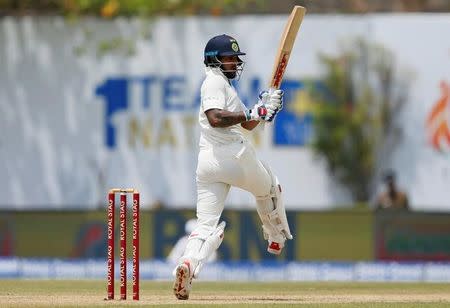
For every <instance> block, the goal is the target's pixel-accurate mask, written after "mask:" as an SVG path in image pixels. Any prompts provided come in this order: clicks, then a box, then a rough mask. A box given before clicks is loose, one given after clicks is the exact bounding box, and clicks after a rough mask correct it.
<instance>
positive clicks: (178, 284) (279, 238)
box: [173, 34, 292, 300]
mask: <svg viewBox="0 0 450 308" xmlns="http://www.w3.org/2000/svg"><path fill="white" fill-rule="evenodd" d="M244 55H245V53H244V52H241V50H240V48H239V45H238V42H237V41H236V40H235V39H234V38H232V37H231V36H228V35H225V34H223V35H218V36H215V37H213V38H212V39H210V40H209V41H208V43H207V44H206V47H205V51H204V63H205V66H206V68H205V73H206V77H205V80H204V81H203V84H202V87H201V104H200V110H199V116H198V119H199V124H200V132H201V133H200V143H199V146H200V151H199V155H198V165H197V172H196V173H197V177H196V182H197V226H196V228H195V229H194V230H193V231H192V233H191V234H190V236H189V239H188V243H187V246H186V249H185V252H184V255H183V256H182V257H181V258H180V260H179V263H178V265H177V267H176V268H175V270H174V275H175V282H174V285H173V291H174V294H175V296H176V297H177V298H178V299H181V300H186V299H188V298H189V292H190V290H191V285H192V279H193V278H196V277H198V275H199V272H200V270H201V268H202V265H203V264H204V262H205V261H206V260H207V259H208V257H209V256H210V255H211V254H212V253H213V252H214V251H215V250H217V248H219V246H220V244H221V243H222V240H223V236H224V229H225V222H224V221H222V222H220V223H219V220H220V216H221V214H222V211H223V208H224V203H225V199H226V197H227V195H228V192H229V190H230V187H231V186H235V187H239V188H241V189H244V190H246V191H248V192H250V193H251V194H253V195H254V196H255V199H256V208H257V211H258V215H259V217H260V219H261V222H262V230H263V234H264V238H265V239H266V240H268V248H267V251H268V252H269V253H272V254H276V255H278V254H280V253H281V251H282V249H283V247H284V243H285V241H286V239H292V235H291V232H290V230H289V225H288V221H287V219H286V212H285V209H284V205H283V201H282V193H281V186H280V184H279V182H278V179H277V177H276V176H275V175H274V173H273V172H272V170H271V169H270V167H269V165H268V164H266V163H264V162H262V161H260V160H259V159H258V158H257V157H256V153H255V149H254V148H253V146H252V145H251V143H250V142H249V141H248V140H247V139H246V138H245V136H244V134H243V129H246V130H253V129H254V128H255V127H256V126H257V125H258V124H259V123H260V122H271V121H273V119H274V118H275V116H276V115H277V113H278V112H279V111H280V110H281V109H282V107H283V91H282V90H270V91H263V92H261V93H260V95H259V100H258V101H257V103H256V104H255V105H254V106H253V107H252V108H251V109H247V108H246V107H245V105H244V104H243V103H242V101H241V100H240V99H239V97H238V95H237V93H236V90H235V88H234V87H233V85H232V84H231V80H232V79H235V78H239V77H240V74H241V73H242V68H243V65H244V62H243V61H242V59H241V57H242V56H244Z"/></svg>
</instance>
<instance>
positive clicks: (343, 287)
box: [0, 280, 450, 308]
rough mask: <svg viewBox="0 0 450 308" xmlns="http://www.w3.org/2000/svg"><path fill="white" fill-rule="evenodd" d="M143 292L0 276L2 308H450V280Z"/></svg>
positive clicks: (154, 287)
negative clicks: (112, 295)
mask: <svg viewBox="0 0 450 308" xmlns="http://www.w3.org/2000/svg"><path fill="white" fill-rule="evenodd" d="M117 285H118V283H117V282H116V298H117V297H118V295H119V292H118V288H117ZM140 292H141V300H140V301H139V302H133V301H132V300H127V301H119V300H114V301H106V300H104V298H105V296H106V283H105V281H103V280H102V281H99V280H0V307H55V306H56V307H95V306H114V307H125V306H143V305H145V306H149V305H158V306H159V307H173V306H174V305H188V306H190V307H198V306H202V307H209V306H214V307H273V306H276V307H297V306H298V307H355V308H356V307H363V308H364V307H374V308H382V307H430V308H431V307H433V308H434V307H450V284H435V283H428V284H422V283H343V282H314V283H305V282H278V283H254V282H252V283H242V282H224V283H218V282H197V283H194V286H193V290H192V292H191V297H190V299H189V300H187V301H179V300H177V299H175V297H174V296H173V294H172V283H171V282H154V281H141V291H140ZM128 297H129V298H131V286H130V287H129V288H128Z"/></svg>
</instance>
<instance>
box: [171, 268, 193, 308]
mask: <svg viewBox="0 0 450 308" xmlns="http://www.w3.org/2000/svg"><path fill="white" fill-rule="evenodd" d="M191 286H192V275H191V265H190V263H189V261H184V262H183V263H181V264H179V265H178V266H177V267H176V268H175V282H174V283H173V293H174V294H175V297H176V298H178V299H181V300H186V299H188V298H189V292H190V291H191Z"/></svg>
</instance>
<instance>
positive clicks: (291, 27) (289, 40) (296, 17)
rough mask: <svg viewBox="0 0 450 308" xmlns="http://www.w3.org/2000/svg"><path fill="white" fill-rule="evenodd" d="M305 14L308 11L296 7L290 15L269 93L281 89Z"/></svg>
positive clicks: (271, 77) (276, 59)
mask: <svg viewBox="0 0 450 308" xmlns="http://www.w3.org/2000/svg"><path fill="white" fill-rule="evenodd" d="M305 13H306V9H305V8H304V7H303V6H299V5H296V6H294V9H293V10H292V12H291V15H289V19H288V22H287V24H286V27H285V28H284V32H283V36H282V37H281V41H280V45H279V47H278V52H277V56H276V58H275V64H274V67H273V71H272V75H271V76H270V84H269V91H270V90H271V91H273V90H276V89H279V88H280V85H281V81H282V80H283V75H284V72H285V70H286V67H287V64H288V61H289V56H290V55H291V51H292V48H293V47H294V42H295V38H296V37H297V32H298V30H299V29H300V25H301V23H302V21H303V16H305Z"/></svg>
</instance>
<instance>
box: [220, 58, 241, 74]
mask: <svg viewBox="0 0 450 308" xmlns="http://www.w3.org/2000/svg"><path fill="white" fill-rule="evenodd" d="M220 62H222V65H221V69H222V72H223V73H224V74H225V75H226V76H227V77H228V78H229V79H233V78H235V77H236V74H237V72H238V71H241V70H242V64H243V61H242V60H241V59H240V58H239V57H238V56H223V57H221V58H220Z"/></svg>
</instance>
